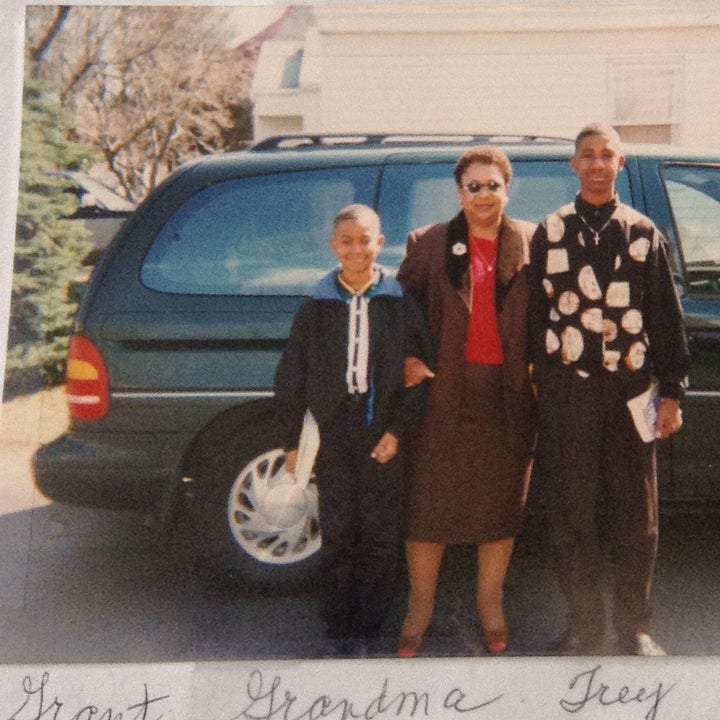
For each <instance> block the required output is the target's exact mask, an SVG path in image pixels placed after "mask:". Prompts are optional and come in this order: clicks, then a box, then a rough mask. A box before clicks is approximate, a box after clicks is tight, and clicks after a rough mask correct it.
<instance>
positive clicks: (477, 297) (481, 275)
mask: <svg viewBox="0 0 720 720" xmlns="http://www.w3.org/2000/svg"><path fill="white" fill-rule="evenodd" d="M468 244H469V246H470V279H471V281H472V291H471V296H470V297H471V304H470V322H469V323H468V334H467V341H466V343H465V360H466V361H467V362H472V363H479V364H481V365H501V364H502V362H503V352H502V344H501V343H500V335H499V334H498V328H497V318H496V316H495V267H496V259H497V242H496V241H495V240H490V239H488V238H477V237H473V236H470V238H469V243H468Z"/></svg>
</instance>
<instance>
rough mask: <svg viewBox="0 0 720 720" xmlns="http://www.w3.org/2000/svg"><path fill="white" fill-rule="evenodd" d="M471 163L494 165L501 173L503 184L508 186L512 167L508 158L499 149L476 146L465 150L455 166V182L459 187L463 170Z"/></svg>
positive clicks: (489, 146) (488, 146) (490, 146)
mask: <svg viewBox="0 0 720 720" xmlns="http://www.w3.org/2000/svg"><path fill="white" fill-rule="evenodd" d="M473 163H480V164H481V165H495V167H497V169H498V170H500V172H501V173H502V176H503V178H504V179H505V184H506V185H509V184H510V180H512V175H513V171H512V165H511V164H510V160H509V158H508V156H507V155H506V154H505V153H504V152H503V151H502V150H500V149H498V148H496V147H493V146H492V145H478V146H477V147H474V148H470V149H469V150H466V151H465V152H464V153H463V154H462V155H461V156H460V159H459V160H458V161H457V164H456V165H455V172H454V175H455V182H456V183H457V184H458V185H460V183H461V182H462V176H463V173H464V172H465V170H467V168H468V167H469V166H470V165H472V164H473Z"/></svg>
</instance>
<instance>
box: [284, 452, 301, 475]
mask: <svg viewBox="0 0 720 720" xmlns="http://www.w3.org/2000/svg"><path fill="white" fill-rule="evenodd" d="M297 459H298V451H297V450H286V451H285V472H286V473H287V474H288V475H290V477H295V468H296V467H297Z"/></svg>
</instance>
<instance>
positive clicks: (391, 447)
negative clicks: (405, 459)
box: [371, 432, 398, 465]
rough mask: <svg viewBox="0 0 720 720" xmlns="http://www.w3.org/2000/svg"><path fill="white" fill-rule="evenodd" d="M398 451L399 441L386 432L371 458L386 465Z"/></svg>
mask: <svg viewBox="0 0 720 720" xmlns="http://www.w3.org/2000/svg"><path fill="white" fill-rule="evenodd" d="M397 451H398V439H397V438H396V437H395V436H394V435H393V434H392V433H390V432H386V433H385V434H384V435H383V436H382V437H381V438H380V442H378V444H377V445H376V446H375V449H374V450H373V451H372V453H371V456H372V457H373V458H375V460H377V461H378V462H379V463H381V464H382V465H384V464H385V463H386V462H389V461H390V460H392V459H393V458H394V457H395V455H396V454H397Z"/></svg>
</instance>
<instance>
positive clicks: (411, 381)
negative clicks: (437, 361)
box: [403, 356, 435, 388]
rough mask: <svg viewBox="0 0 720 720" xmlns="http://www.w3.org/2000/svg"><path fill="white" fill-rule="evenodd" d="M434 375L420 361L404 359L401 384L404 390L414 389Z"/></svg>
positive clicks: (410, 358)
mask: <svg viewBox="0 0 720 720" xmlns="http://www.w3.org/2000/svg"><path fill="white" fill-rule="evenodd" d="M434 377H435V373H434V372H433V371H432V370H431V369H430V368H429V367H428V366H427V365H426V364H425V363H424V362H423V361H422V360H421V359H420V358H416V357H413V356H410V357H406V358H405V361H404V363H403V383H404V384H405V387H406V388H411V387H415V386H416V385H419V384H420V383H421V382H422V381H423V380H427V379H428V378H434Z"/></svg>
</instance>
